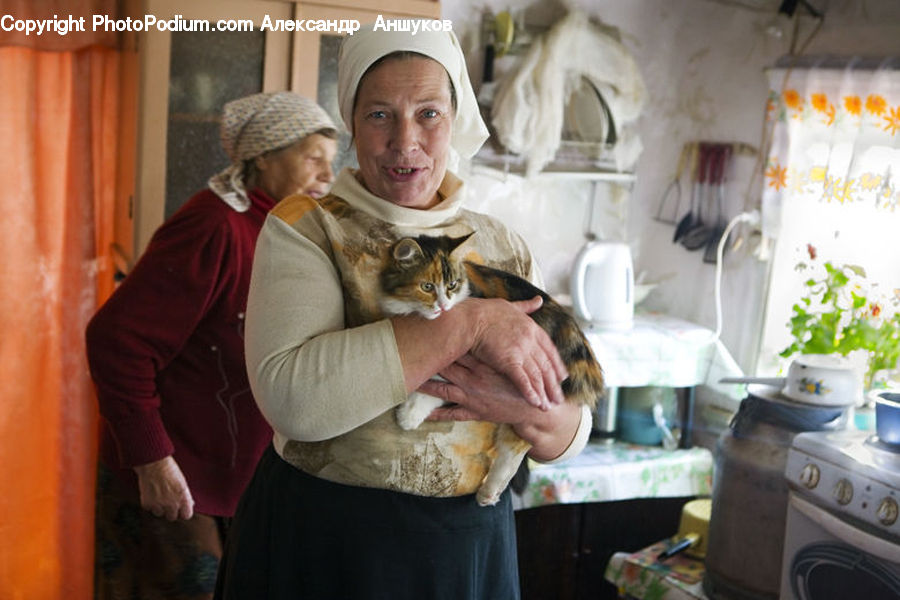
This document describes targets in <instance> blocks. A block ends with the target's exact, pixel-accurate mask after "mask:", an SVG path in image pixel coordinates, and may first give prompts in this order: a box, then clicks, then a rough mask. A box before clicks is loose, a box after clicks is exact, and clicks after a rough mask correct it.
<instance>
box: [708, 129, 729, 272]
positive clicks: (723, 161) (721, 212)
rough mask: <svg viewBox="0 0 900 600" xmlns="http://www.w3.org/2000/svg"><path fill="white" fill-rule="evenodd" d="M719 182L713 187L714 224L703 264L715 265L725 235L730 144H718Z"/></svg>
mask: <svg viewBox="0 0 900 600" xmlns="http://www.w3.org/2000/svg"><path fill="white" fill-rule="evenodd" d="M718 146H719V178H718V179H719V181H718V184H717V185H716V186H715V196H716V198H715V201H716V224H715V226H714V227H713V230H712V232H711V233H710V236H709V239H708V240H707V242H706V250H705V251H704V252H703V262H705V263H711V264H715V262H716V251H717V250H718V248H719V240H720V239H722V235H723V234H724V233H725V227H726V225H727V224H728V219H727V218H726V216H725V182H726V181H728V168H729V165H730V164H731V144H719V145H718Z"/></svg>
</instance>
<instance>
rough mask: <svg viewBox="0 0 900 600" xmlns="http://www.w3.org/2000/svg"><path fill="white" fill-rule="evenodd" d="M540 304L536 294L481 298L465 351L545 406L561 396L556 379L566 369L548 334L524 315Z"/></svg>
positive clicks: (562, 375) (540, 301)
mask: <svg viewBox="0 0 900 600" xmlns="http://www.w3.org/2000/svg"><path fill="white" fill-rule="evenodd" d="M541 304H543V300H541V297H540V296H535V297H534V298H532V299H531V300H523V301H520V302H507V301H506V300H481V301H480V305H479V308H480V310H481V311H482V312H481V318H480V319H479V327H478V330H477V331H476V335H475V343H474V344H473V345H472V347H471V348H470V349H469V352H470V353H471V354H472V355H473V356H474V357H476V358H478V359H479V360H480V361H482V362H484V363H487V364H488V365H490V366H491V367H493V368H494V369H495V370H497V371H499V372H500V373H502V374H503V375H505V376H506V377H508V378H509V379H510V381H511V382H512V383H513V384H514V385H515V386H516V388H518V390H519V391H520V392H521V395H523V396H524V397H525V399H526V400H527V401H528V402H529V403H530V404H532V405H534V406H537V407H540V408H542V409H543V410H548V409H549V408H550V404H560V403H562V402H563V401H564V400H565V397H564V396H563V393H562V388H561V387H560V383H562V381H563V380H564V379H565V378H566V377H567V376H568V373H567V372H566V366H565V364H564V363H563V361H562V359H561V358H560V356H559V352H558V351H557V349H556V346H555V345H554V344H553V341H552V340H551V339H550V336H549V335H547V332H546V331H544V330H543V329H541V328H540V327H539V326H538V325H537V323H535V322H534V320H533V319H531V318H530V317H528V315H529V314H530V313H532V312H534V311H536V310H538V309H539V308H540V307H541ZM510 306H512V307H514V308H515V309H516V310H510V308H509V307H510Z"/></svg>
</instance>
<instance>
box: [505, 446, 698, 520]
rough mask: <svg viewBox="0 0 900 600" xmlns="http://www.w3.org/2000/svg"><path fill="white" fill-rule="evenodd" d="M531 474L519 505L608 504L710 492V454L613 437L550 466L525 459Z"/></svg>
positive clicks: (516, 501)
mask: <svg viewBox="0 0 900 600" xmlns="http://www.w3.org/2000/svg"><path fill="white" fill-rule="evenodd" d="M529 468H530V471H531V476H530V478H529V483H528V487H527V488H526V489H525V491H524V492H523V493H522V494H521V495H514V496H513V506H514V507H515V508H517V509H523V508H533V507H537V506H544V505H547V504H574V503H580V502H610V501H616V500H629V499H632V498H660V497H680V496H708V495H710V493H711V490H712V470H713V459H712V453H711V452H710V451H709V450H708V449H706V448H701V447H696V448H689V449H678V450H665V449H663V448H662V447H660V446H640V445H637V444H628V443H625V442H620V441H616V442H613V443H612V444H608V443H602V442H596V441H592V442H590V443H588V445H587V447H586V448H585V449H584V451H582V453H581V454H579V455H578V456H576V457H575V458H573V459H571V460H568V461H565V462H562V463H559V464H554V465H542V464H539V463H536V462H534V461H530V462H529Z"/></svg>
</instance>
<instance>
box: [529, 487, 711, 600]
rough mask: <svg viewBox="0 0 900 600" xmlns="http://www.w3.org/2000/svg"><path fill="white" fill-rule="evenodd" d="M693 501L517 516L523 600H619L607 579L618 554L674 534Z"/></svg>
mask: <svg viewBox="0 0 900 600" xmlns="http://www.w3.org/2000/svg"><path fill="white" fill-rule="evenodd" d="M692 499H693V498H690V497H688V498H641V499H636V500H624V501H619V502H591V503H585V504H553V505H548V506H541V507H538V508H529V509H526V510H519V511H516V535H517V537H518V546H519V547H518V552H519V579H520V582H521V585H522V600H588V599H590V600H615V599H616V598H617V592H616V588H615V586H613V585H612V584H611V583H609V582H607V581H606V580H605V579H604V578H603V574H604V571H605V569H606V565H607V563H608V562H609V558H610V557H611V556H612V555H613V554H614V553H616V552H635V551H637V550H640V549H641V548H645V547H647V546H649V545H650V544H653V543H655V542H658V541H660V540H662V539H665V538H667V537H669V536H672V535H675V533H676V531H677V530H678V523H679V520H680V518H681V508H682V506H684V504H685V503H686V502H687V501H689V500H692Z"/></svg>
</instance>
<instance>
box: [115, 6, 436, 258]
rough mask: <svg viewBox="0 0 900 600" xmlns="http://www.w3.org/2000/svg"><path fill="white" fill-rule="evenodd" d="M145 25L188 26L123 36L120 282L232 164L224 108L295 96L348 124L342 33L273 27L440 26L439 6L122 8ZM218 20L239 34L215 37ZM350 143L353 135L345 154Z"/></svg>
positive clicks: (118, 212) (223, 33)
mask: <svg viewBox="0 0 900 600" xmlns="http://www.w3.org/2000/svg"><path fill="white" fill-rule="evenodd" d="M148 15H149V16H152V17H155V18H156V19H157V20H159V21H163V20H172V19H176V18H177V19H179V21H177V27H176V28H175V31H171V28H167V30H164V31H161V30H159V28H157V27H151V28H149V30H145V31H125V32H123V34H122V35H123V36H124V37H123V47H124V51H123V56H122V62H121V65H122V68H121V74H120V82H121V90H120V94H121V97H122V100H123V103H122V109H121V110H122V112H121V116H120V130H119V131H120V133H119V135H120V139H121V148H122V152H121V156H120V168H119V182H118V183H119V190H118V192H117V200H116V216H115V223H116V230H115V231H116V233H115V249H114V255H115V256H116V259H117V266H118V267H119V270H121V271H123V272H124V271H127V269H128V268H129V267H130V265H131V264H133V262H134V260H135V259H136V258H137V256H139V255H140V253H141V252H142V251H143V249H144V248H145V247H146V245H147V242H148V241H149V240H150V237H151V236H152V234H153V232H154V231H155V230H156V228H157V227H159V225H160V224H161V223H162V222H163V220H164V219H165V218H166V217H168V216H169V215H171V214H172V213H173V212H174V211H175V210H177V209H178V207H180V206H181V204H183V203H184V201H185V200H187V198H188V197H190V195H191V194H193V193H194V192H196V191H198V190H200V189H202V188H203V187H205V185H206V180H207V179H208V178H209V177H210V176H211V175H213V174H214V173H215V172H217V171H218V170H220V169H222V168H224V167H225V166H227V164H228V160H227V157H226V156H225V153H224V151H222V149H221V144H220V142H219V119H220V115H221V110H222V106H223V105H224V104H225V102H227V101H229V100H232V99H234V98H238V97H241V96H245V95H248V94H252V93H255V92H261V91H277V90H293V91H297V92H299V93H302V94H304V95H307V96H309V97H311V98H315V99H317V100H318V101H319V102H320V103H321V104H322V105H323V106H325V107H326V108H327V109H328V110H329V112H331V113H332V117H333V118H334V119H335V121H336V122H338V123H340V115H339V114H338V112H337V100H336V98H334V96H335V88H336V86H335V82H336V66H337V48H338V47H339V43H340V35H341V34H340V33H339V32H336V31H330V30H329V31H325V32H318V31H306V30H303V31H272V30H266V31H263V30H262V29H261V26H262V25H263V23H264V20H266V19H268V20H270V21H271V22H275V21H278V20H299V19H304V20H306V19H328V20H337V21H338V22H339V21H340V20H341V19H355V20H357V21H359V22H361V23H366V22H373V21H375V19H376V18H377V17H378V16H379V15H380V16H382V17H384V18H385V19H388V18H411V17H427V18H439V17H440V3H439V2H437V1H433V0H386V1H384V2H381V3H377V4H374V6H373V3H367V4H365V5H363V2H362V0H329V1H327V2H303V1H289V0H194V1H192V2H182V1H179V0H125V2H124V12H123V14H122V15H121V17H122V19H125V18H126V17H130V18H131V19H134V20H138V21H145V20H146V17H147V16H148ZM220 20H222V21H224V22H227V23H230V24H232V28H234V29H237V28H238V25H239V26H240V30H233V31H218V30H216V24H217V22H218V21H220ZM206 23H208V24H209V29H210V30H208V31H205V30H203V29H204V24H206ZM133 29H137V28H133ZM348 140H349V135H345V136H344V138H343V140H342V143H341V148H342V149H346V148H347V147H348V144H347V143H346V141H348ZM341 160H342V161H343V162H344V163H347V162H348V161H349V160H350V158H349V157H346V156H344V157H342V159H341Z"/></svg>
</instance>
